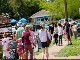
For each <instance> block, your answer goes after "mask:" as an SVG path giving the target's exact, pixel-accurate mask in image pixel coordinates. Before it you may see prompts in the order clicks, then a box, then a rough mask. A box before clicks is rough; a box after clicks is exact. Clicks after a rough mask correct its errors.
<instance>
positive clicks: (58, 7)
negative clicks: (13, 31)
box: [0, 0, 80, 18]
mask: <svg viewBox="0 0 80 60" xmlns="http://www.w3.org/2000/svg"><path fill="white" fill-rule="evenodd" d="M67 5H68V17H70V18H79V16H80V14H79V8H80V0H67ZM41 9H43V10H48V11H50V15H52V16H54V15H55V16H56V18H64V17H65V11H64V0H53V2H46V0H0V14H1V13H9V14H10V17H11V18H21V17H24V18H29V17H30V16H31V15H32V14H34V13H36V12H38V11H39V10H41Z"/></svg>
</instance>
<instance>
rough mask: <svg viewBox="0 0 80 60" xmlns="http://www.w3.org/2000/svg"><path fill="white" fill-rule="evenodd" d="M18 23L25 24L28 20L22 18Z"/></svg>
mask: <svg viewBox="0 0 80 60" xmlns="http://www.w3.org/2000/svg"><path fill="white" fill-rule="evenodd" d="M19 22H23V23H26V22H28V20H26V19H25V18H22V19H20V20H19Z"/></svg>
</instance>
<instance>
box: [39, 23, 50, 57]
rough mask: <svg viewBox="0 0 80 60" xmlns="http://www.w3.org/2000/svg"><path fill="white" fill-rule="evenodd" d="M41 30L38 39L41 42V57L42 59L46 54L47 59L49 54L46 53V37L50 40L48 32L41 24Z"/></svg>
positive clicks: (47, 45)
mask: <svg viewBox="0 0 80 60" xmlns="http://www.w3.org/2000/svg"><path fill="white" fill-rule="evenodd" d="M41 26H42V29H41V30H40V31H39V38H40V40H41V45H42V57H43V59H44V55H45V54H46V58H47V59H48V58H49V52H48V47H49V44H48V43H47V35H48V37H49V39H50V34H49V32H48V31H47V30H46V29H45V24H44V23H42V24H41Z"/></svg>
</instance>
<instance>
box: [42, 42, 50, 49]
mask: <svg viewBox="0 0 80 60" xmlns="http://www.w3.org/2000/svg"><path fill="white" fill-rule="evenodd" d="M41 44H42V48H45V47H49V44H48V43H47V42H41Z"/></svg>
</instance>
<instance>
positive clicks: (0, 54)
mask: <svg viewBox="0 0 80 60" xmlns="http://www.w3.org/2000/svg"><path fill="white" fill-rule="evenodd" d="M2 55H3V54H2V47H1V46H0V57H1V56H2Z"/></svg>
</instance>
